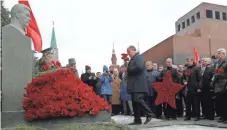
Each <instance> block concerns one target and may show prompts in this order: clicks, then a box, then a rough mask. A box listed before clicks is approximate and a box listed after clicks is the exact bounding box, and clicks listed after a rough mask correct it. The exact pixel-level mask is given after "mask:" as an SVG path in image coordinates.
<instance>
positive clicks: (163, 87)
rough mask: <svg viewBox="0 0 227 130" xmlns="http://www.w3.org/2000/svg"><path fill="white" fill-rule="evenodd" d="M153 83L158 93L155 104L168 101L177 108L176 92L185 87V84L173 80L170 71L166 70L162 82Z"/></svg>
mask: <svg viewBox="0 0 227 130" xmlns="http://www.w3.org/2000/svg"><path fill="white" fill-rule="evenodd" d="M152 85H153V87H154V89H155V90H156V92H157V94H158V95H157V98H156V100H155V104H156V105H160V104H161V103H167V104H169V105H170V106H171V107H172V108H175V109H176V94H177V93H178V92H179V91H180V90H181V89H182V88H183V85H180V84H176V83H174V82H173V81H172V76H171V73H170V71H167V72H166V74H165V76H164V78H163V81H162V82H155V83H152Z"/></svg>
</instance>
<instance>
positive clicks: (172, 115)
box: [156, 58, 180, 120]
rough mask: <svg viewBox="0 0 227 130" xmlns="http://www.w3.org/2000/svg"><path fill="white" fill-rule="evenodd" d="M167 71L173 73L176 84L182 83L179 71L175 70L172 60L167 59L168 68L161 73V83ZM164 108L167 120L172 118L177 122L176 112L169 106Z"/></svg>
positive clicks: (165, 105)
mask: <svg viewBox="0 0 227 130" xmlns="http://www.w3.org/2000/svg"><path fill="white" fill-rule="evenodd" d="M167 71H170V72H171V76H172V80H173V82H174V83H179V82H180V80H179V77H178V73H177V69H175V68H173V60H172V59H171V58H167V59H166V68H165V69H164V70H163V71H162V72H161V73H160V80H161V81H162V80H163V77H164V76H165V74H166V72H167ZM157 107H160V106H157ZM163 107H164V109H165V116H166V119H169V118H172V119H173V120H176V116H177V115H176V110H175V109H174V108H172V107H171V106H170V105H168V104H164V105H163ZM158 109H161V108H158ZM156 115H157V114H156Z"/></svg>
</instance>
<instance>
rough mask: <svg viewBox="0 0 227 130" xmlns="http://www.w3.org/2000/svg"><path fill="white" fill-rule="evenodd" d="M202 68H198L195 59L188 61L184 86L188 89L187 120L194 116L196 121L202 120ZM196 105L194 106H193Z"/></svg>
mask: <svg viewBox="0 0 227 130" xmlns="http://www.w3.org/2000/svg"><path fill="white" fill-rule="evenodd" d="M200 70H201V69H200V67H198V66H196V64H195V62H194V59H193V58H188V59H187V69H186V70H185V72H184V75H183V77H184V78H183V79H184V81H183V82H184V85H185V86H186V87H187V94H186V95H187V96H186V118H185V120H191V117H192V116H193V109H194V116H195V121H198V120H199V119H200V103H201V85H200V84H201V82H200V79H201V73H200ZM193 104H194V105H193Z"/></svg>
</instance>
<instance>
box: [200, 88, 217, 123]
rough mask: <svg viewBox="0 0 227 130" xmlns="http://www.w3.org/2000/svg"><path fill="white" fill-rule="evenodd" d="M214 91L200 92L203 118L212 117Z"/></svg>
mask: <svg viewBox="0 0 227 130" xmlns="http://www.w3.org/2000/svg"><path fill="white" fill-rule="evenodd" d="M213 96H214V93H213V92H210V91H205V92H203V93H202V111H203V115H204V117H205V118H209V119H213V118H214V99H213Z"/></svg>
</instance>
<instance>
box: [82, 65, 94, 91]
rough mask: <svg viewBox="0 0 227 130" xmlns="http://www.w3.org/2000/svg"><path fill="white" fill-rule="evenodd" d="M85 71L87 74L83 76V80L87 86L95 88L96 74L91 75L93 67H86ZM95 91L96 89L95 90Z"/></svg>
mask: <svg viewBox="0 0 227 130" xmlns="http://www.w3.org/2000/svg"><path fill="white" fill-rule="evenodd" d="M85 70H86V72H85V73H84V74H82V75H81V80H82V81H83V82H84V83H86V84H87V85H89V86H91V87H93V88H94V87H95V80H96V77H95V74H94V73H91V67H90V66H88V65H86V66H85ZM94 90H95V88H94Z"/></svg>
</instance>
